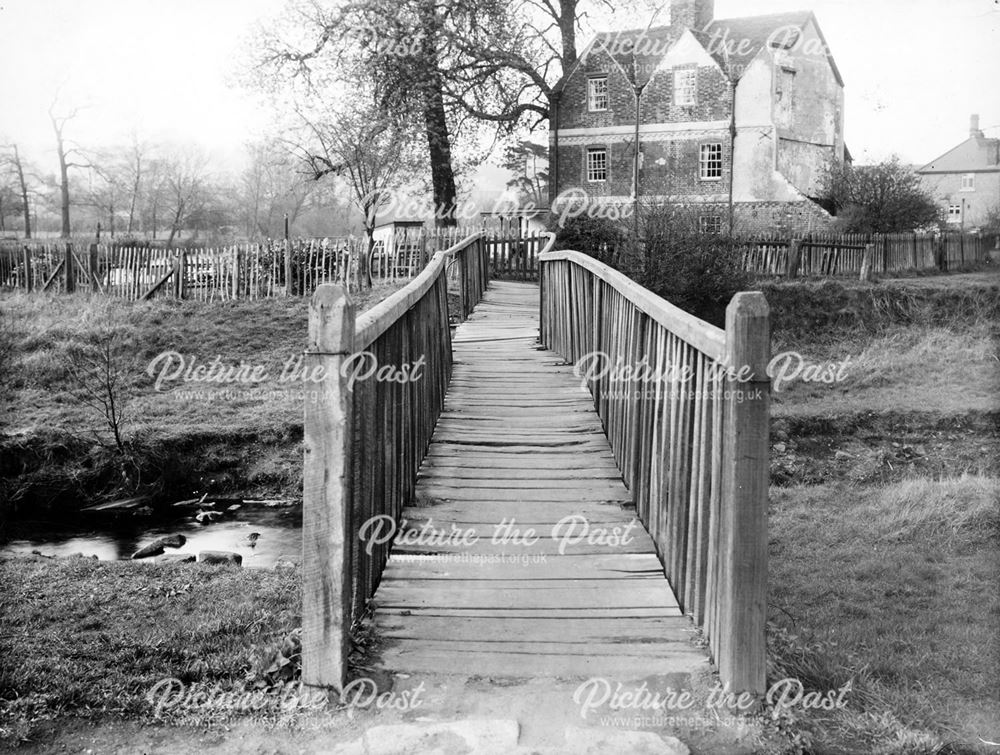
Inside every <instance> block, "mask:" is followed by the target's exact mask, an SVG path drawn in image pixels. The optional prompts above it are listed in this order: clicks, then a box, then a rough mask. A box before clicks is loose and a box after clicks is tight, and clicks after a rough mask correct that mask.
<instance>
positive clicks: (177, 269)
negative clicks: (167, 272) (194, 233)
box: [174, 249, 187, 299]
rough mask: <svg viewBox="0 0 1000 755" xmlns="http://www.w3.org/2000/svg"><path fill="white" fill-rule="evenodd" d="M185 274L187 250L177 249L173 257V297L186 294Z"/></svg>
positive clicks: (181, 296)
mask: <svg viewBox="0 0 1000 755" xmlns="http://www.w3.org/2000/svg"><path fill="white" fill-rule="evenodd" d="M186 275H187V252H185V251H184V250H183V249H179V250H178V251H177V257H176V258H174V298H175V299H183V298H184V297H185V296H186V295H187V286H186V285H185V283H186V281H185V276H186Z"/></svg>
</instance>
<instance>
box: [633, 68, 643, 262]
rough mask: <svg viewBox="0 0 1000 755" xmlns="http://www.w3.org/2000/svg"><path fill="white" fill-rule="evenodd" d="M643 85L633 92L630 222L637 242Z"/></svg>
mask: <svg viewBox="0 0 1000 755" xmlns="http://www.w3.org/2000/svg"><path fill="white" fill-rule="evenodd" d="M645 86H646V85H645V84H639V83H636V84H634V85H633V88H634V90H635V156H634V158H633V161H632V221H633V224H634V228H635V240H636V243H638V242H639V157H640V150H639V147H640V145H639V106H640V104H641V103H642V90H643V88H644V87H645Z"/></svg>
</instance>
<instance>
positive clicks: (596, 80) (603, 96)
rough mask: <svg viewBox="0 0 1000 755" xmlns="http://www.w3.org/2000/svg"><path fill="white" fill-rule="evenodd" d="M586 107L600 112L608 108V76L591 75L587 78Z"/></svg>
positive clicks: (591, 110)
mask: <svg viewBox="0 0 1000 755" xmlns="http://www.w3.org/2000/svg"><path fill="white" fill-rule="evenodd" d="M587 109H588V110H589V111H590V112H591V113H600V112H603V111H605V110H607V109H608V77H607V76H591V77H590V78H589V79H587Z"/></svg>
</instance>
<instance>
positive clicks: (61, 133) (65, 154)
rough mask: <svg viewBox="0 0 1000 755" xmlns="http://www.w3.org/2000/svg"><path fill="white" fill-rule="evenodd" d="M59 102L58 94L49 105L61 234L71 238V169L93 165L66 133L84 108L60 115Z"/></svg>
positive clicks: (71, 109) (70, 110) (76, 108)
mask: <svg viewBox="0 0 1000 755" xmlns="http://www.w3.org/2000/svg"><path fill="white" fill-rule="evenodd" d="M58 102H59V98H58V96H57V97H56V99H55V100H53V101H52V104H51V105H50V106H49V122H50V123H51V124H52V131H53V132H54V133H55V137H56V154H57V155H58V157H59V195H60V210H61V217H62V231H61V233H60V235H61V236H62V238H64V239H65V238H69V236H70V231H71V229H70V217H69V207H70V201H69V169H70V168H89V167H91V163H90V161H89V160H87V159H86V158H85V157H84V156H83V153H82V151H81V150H80V148H79V147H78V146H76V144H74V143H73V142H71V141H69V140H67V138H66V135H65V131H66V124H67V123H69V122H70V121H71V120H73V119H74V118H76V117H77V116H78V115H79V114H80V110H81V109H82V108H79V107H74V108H70V109H69V110H68V111H66V112H65V113H63V114H61V115H60V114H57V112H56V107H57V105H58ZM74 156H78V157H77V158H76V159H81V160H82V162H75V161H74Z"/></svg>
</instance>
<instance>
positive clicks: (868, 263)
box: [861, 244, 875, 281]
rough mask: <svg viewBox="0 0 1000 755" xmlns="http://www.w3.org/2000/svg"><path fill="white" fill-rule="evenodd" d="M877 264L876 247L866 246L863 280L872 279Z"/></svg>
mask: <svg viewBox="0 0 1000 755" xmlns="http://www.w3.org/2000/svg"><path fill="white" fill-rule="evenodd" d="M874 262H875V245H874V244H865V256H864V257H863V258H862V259H861V280H863V281H870V280H871V279H872V267H873V266H874Z"/></svg>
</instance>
